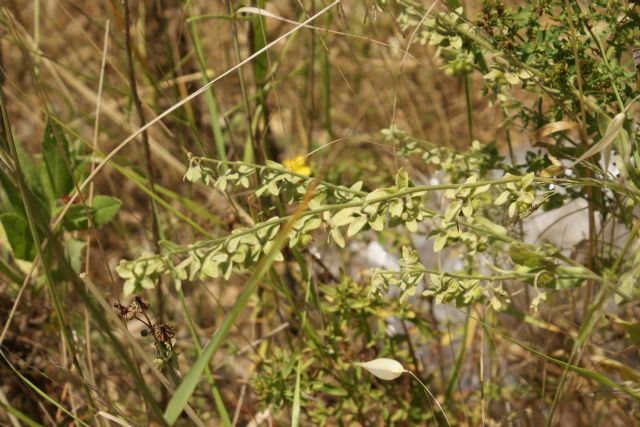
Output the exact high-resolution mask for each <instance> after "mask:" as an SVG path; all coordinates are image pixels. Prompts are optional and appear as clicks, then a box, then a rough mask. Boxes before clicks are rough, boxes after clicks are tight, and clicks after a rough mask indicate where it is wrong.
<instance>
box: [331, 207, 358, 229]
mask: <svg viewBox="0 0 640 427" xmlns="http://www.w3.org/2000/svg"><path fill="white" fill-rule="evenodd" d="M352 213H353V208H346V209H342V210H339V211H338V212H337V213H336V214H335V215H334V216H332V217H331V220H330V221H329V224H330V225H331V226H332V227H342V226H343V225H347V224H349V223H351V221H353V216H352Z"/></svg>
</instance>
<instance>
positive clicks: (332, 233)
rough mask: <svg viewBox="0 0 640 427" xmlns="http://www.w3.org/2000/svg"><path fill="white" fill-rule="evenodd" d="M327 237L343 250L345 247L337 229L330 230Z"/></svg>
mask: <svg viewBox="0 0 640 427" xmlns="http://www.w3.org/2000/svg"><path fill="white" fill-rule="evenodd" d="M329 235H330V236H331V238H332V239H333V241H334V242H336V245H338V246H340V247H341V248H344V246H345V242H344V237H342V234H340V230H338V229H337V228H332V229H331V231H330V232H329Z"/></svg>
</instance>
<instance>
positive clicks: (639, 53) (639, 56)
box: [631, 47, 640, 72]
mask: <svg viewBox="0 0 640 427" xmlns="http://www.w3.org/2000/svg"><path fill="white" fill-rule="evenodd" d="M631 55H633V63H634V64H635V65H636V70H638V72H640V47H634V48H631Z"/></svg>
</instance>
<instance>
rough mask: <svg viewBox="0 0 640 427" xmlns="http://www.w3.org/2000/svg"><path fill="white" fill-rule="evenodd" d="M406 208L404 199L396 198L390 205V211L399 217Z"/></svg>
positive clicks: (395, 216) (393, 215)
mask: <svg viewBox="0 0 640 427" xmlns="http://www.w3.org/2000/svg"><path fill="white" fill-rule="evenodd" d="M403 210H404V204H403V203H402V200H399V199H396V200H394V201H393V202H392V203H391V206H390V207H389V213H390V214H391V216H392V217H394V218H398V217H400V216H401V215H402V211H403Z"/></svg>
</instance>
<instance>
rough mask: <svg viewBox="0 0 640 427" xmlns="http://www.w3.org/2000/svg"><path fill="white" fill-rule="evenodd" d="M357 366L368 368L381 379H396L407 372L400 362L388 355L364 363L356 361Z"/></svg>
mask: <svg viewBox="0 0 640 427" xmlns="http://www.w3.org/2000/svg"><path fill="white" fill-rule="evenodd" d="M354 365H356V366H360V367H361V368H364V369H366V370H367V371H369V372H371V373H372V374H373V375H375V376H376V377H378V378H380V379H381V380H386V381H390V380H395V379H396V378H398V377H399V376H400V375H402V374H403V373H404V372H405V369H404V368H403V367H402V365H401V364H400V362H398V361H397V360H394V359H389V358H386V357H383V358H380V359H374V360H371V361H369V362H364V363H354Z"/></svg>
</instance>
